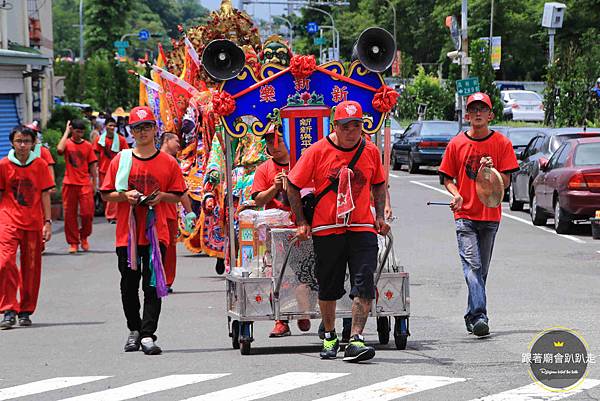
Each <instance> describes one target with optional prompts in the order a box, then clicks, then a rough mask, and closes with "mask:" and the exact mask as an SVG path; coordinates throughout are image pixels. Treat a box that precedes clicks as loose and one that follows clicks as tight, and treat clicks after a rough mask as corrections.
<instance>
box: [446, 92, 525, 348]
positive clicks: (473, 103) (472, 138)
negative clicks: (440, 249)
mask: <svg viewBox="0 0 600 401" xmlns="http://www.w3.org/2000/svg"><path fill="white" fill-rule="evenodd" d="M466 119H467V121H469V122H470V123H471V129H469V130H468V131H466V132H460V133H458V135H456V137H454V138H453V139H452V140H451V141H450V143H449V144H448V147H447V148H446V151H445V153H444V157H443V159H442V164H441V166H440V169H439V173H440V175H441V176H442V178H443V179H444V186H445V187H446V189H447V190H448V192H450V193H451V194H452V196H453V199H452V201H451V202H450V209H451V210H452V212H454V219H455V224H456V237H457V240H458V253H459V256H460V259H461V262H462V267H463V273H464V276H465V280H466V282H467V288H468V299H467V310H466V313H465V315H464V319H465V325H466V327H467V331H468V332H469V333H473V334H475V335H476V336H478V337H481V336H486V335H488V334H489V332H490V328H489V320H488V315H487V301H486V293H485V285H486V279H487V274H488V269H489V266H490V260H491V258H492V249H493V247H494V240H495V237H496V232H497V231H498V225H499V223H500V217H501V215H502V206H501V205H499V206H498V207H494V208H490V207H487V206H485V205H484V204H483V203H482V202H481V200H479V197H478V196H477V191H476V182H475V180H476V178H477V174H478V172H479V169H480V168H481V167H495V168H496V169H497V170H498V171H499V172H500V175H501V176H502V181H503V182H504V186H505V187H507V186H508V185H509V184H510V174H511V173H513V172H515V171H517V170H518V169H519V165H518V163H517V159H516V157H515V152H514V151H513V148H512V144H511V142H510V141H509V140H508V139H507V138H506V137H505V136H504V135H502V134H500V133H498V132H495V131H492V130H490V129H489V127H488V125H489V123H490V122H491V121H492V120H493V119H494V113H493V112H492V101H491V99H490V97H489V96H488V95H486V94H485V93H481V92H478V93H474V94H473V95H471V96H469V98H468V99H467V115H466Z"/></svg>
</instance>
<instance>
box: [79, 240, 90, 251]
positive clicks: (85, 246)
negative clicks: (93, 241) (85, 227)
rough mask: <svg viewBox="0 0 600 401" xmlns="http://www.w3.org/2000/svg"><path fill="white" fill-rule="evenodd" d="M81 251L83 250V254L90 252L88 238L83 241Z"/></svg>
mask: <svg viewBox="0 0 600 401" xmlns="http://www.w3.org/2000/svg"><path fill="white" fill-rule="evenodd" d="M81 249H83V252H87V251H89V250H90V243H89V242H88V240H87V238H86V239H82V240H81Z"/></svg>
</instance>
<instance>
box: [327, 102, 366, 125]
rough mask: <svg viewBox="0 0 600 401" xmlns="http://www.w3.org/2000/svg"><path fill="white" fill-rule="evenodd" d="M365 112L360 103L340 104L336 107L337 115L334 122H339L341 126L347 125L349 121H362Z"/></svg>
mask: <svg viewBox="0 0 600 401" xmlns="http://www.w3.org/2000/svg"><path fill="white" fill-rule="evenodd" d="M362 120H363V112H362V107H360V104H359V103H358V102H355V101H354V100H346V101H345V102H341V103H339V104H338V105H337V106H336V107H335V114H334V116H333V121H337V122H339V123H341V124H345V123H347V122H349V121H362Z"/></svg>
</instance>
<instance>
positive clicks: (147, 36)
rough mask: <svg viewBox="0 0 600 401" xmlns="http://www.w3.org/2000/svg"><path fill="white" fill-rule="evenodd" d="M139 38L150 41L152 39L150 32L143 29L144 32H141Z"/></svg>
mask: <svg viewBox="0 0 600 401" xmlns="http://www.w3.org/2000/svg"><path fill="white" fill-rule="evenodd" d="M138 38H139V39H140V40H148V39H150V32H148V31H147V30H145V29H142V30H141V31H140V33H138Z"/></svg>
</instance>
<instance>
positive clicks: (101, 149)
mask: <svg viewBox="0 0 600 401" xmlns="http://www.w3.org/2000/svg"><path fill="white" fill-rule="evenodd" d="M115 137H118V138H119V149H121V150H123V149H129V146H128V145H127V141H126V140H125V138H123V137H122V136H121V135H118V134H117V133H116V132H115ZM113 139H114V137H113V138H112V139H111V138H109V137H108V136H107V137H106V140H105V142H104V146H102V145H100V144H99V143H98V141H99V140H100V136H97V137H96V138H95V139H94V143H93V144H92V148H93V149H94V152H96V153H99V154H100V157H99V158H98V172H100V173H102V174H106V172H107V171H108V166H110V162H111V160H112V159H114V158H115V156H116V155H117V154H118V152H117V153H115V152H113V151H112V150H111V148H112V144H113Z"/></svg>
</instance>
